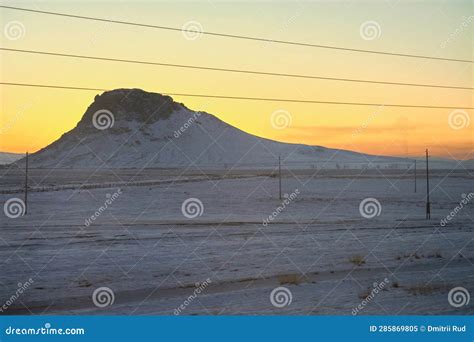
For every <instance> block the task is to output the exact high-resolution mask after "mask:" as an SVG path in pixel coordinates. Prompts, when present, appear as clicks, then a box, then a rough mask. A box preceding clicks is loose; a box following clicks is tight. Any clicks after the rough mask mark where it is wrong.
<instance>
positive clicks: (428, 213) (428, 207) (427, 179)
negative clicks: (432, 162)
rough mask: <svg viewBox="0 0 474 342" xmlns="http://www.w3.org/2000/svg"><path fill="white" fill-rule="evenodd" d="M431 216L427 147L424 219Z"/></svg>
mask: <svg viewBox="0 0 474 342" xmlns="http://www.w3.org/2000/svg"><path fill="white" fill-rule="evenodd" d="M430 218H431V203H430V172H429V166H428V149H426V219H427V220H429V219H430Z"/></svg>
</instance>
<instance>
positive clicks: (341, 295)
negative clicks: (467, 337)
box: [0, 169, 474, 315]
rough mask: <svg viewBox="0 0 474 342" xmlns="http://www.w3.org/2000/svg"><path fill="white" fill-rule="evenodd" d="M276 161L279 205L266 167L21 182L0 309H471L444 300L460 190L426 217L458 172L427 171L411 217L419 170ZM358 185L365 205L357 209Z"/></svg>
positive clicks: (3, 250)
mask: <svg viewBox="0 0 474 342" xmlns="http://www.w3.org/2000/svg"><path fill="white" fill-rule="evenodd" d="M283 171H284V176H283V179H282V190H283V191H282V192H283V198H284V199H283V201H285V199H286V202H285V203H284V204H283V205H282V200H280V199H279V198H278V178H277V177H273V176H269V175H268V174H265V173H261V174H260V173H257V172H254V173H253V174H252V172H250V171H249V172H246V173H245V172H244V173H230V172H227V171H223V172H220V173H218V172H216V173H215V174H214V175H213V177H211V176H210V175H208V174H205V173H198V174H195V175H193V176H192V175H183V176H180V173H178V172H176V171H172V170H171V171H169V172H168V173H162V176H161V178H160V179H165V180H166V179H167V180H171V181H170V182H164V183H153V184H138V183H134V184H133V185H131V186H121V187H120V188H118V187H115V186H113V187H110V188H91V189H80V188H75V189H66V190H57V191H46V192H31V193H30V194H29V200H28V213H27V215H25V216H21V217H18V218H8V217H6V216H4V215H3V216H2V220H1V227H0V259H1V261H0V262H1V272H0V284H1V289H2V290H1V301H2V302H3V303H5V302H7V301H10V304H9V305H8V308H7V309H5V310H4V311H3V312H0V314H20V313H22V314H23V313H35V314H36V313H40V314H124V315H128V314H131V315H142V314H171V315H172V314H175V313H179V314H182V315H191V314H192V315H194V314H201V315H207V314H210V315H219V314H246V315H247V314H248V315H254V314H302V315H306V314H316V315H319V314H340V315H351V314H353V311H354V308H357V307H358V306H359V305H360V307H359V309H357V311H358V314H461V315H464V314H473V313H474V310H473V308H474V307H473V300H471V301H470V303H469V304H467V305H464V306H461V307H455V306H453V305H451V304H450V303H449V301H448V293H449V292H450V290H451V289H453V288H456V287H463V288H465V289H466V290H467V291H469V292H470V294H471V296H472V295H473V294H474V265H473V263H474V248H473V247H474V241H473V237H474V234H473V231H474V224H473V217H474V211H473V207H474V204H473V201H474V199H472V201H469V203H468V204H467V205H463V208H462V209H461V210H457V214H455V216H454V218H453V219H452V220H450V221H449V222H448V223H447V224H446V225H441V224H440V221H441V220H442V219H443V218H445V217H446V216H447V215H449V214H450V212H451V211H453V210H454V209H455V208H456V207H459V203H460V202H461V201H462V200H463V198H464V197H463V196H462V194H465V195H466V196H469V194H470V193H472V192H473V191H474V189H473V187H472V184H473V183H472V173H469V172H467V171H466V172H456V173H449V172H444V173H443V172H437V173H434V174H433V176H432V178H431V189H432V193H431V202H432V218H431V220H425V191H426V188H425V179H424V178H421V177H420V178H419V179H418V189H417V190H418V191H417V193H414V183H413V178H412V177H411V174H407V173H406V172H407V171H406V170H400V171H398V172H397V173H395V174H394V173H393V172H392V173H390V174H389V173H382V172H381V171H377V170H375V171H373V172H371V173H363V171H362V170H352V171H351V172H349V171H347V172H346V173H344V170H340V172H339V173H337V172H332V173H329V172H322V171H321V170H319V171H318V170H312V171H310V170H308V171H306V172H301V171H299V172H296V171H295V172H293V171H291V170H286V169H284V170H283ZM37 172H39V171H37ZM75 172H76V173H75V174H74V177H73V178H74V179H76V180H77V179H78V178H76V177H77V173H79V171H75ZM115 172H116V177H117V179H119V178H120V179H126V180H130V179H132V178H133V177H131V176H130V171H120V170H116V171H115ZM121 172H122V173H121ZM150 172H151V171H150ZM17 173H18V180H16V181H15V180H12V181H11V184H10V185H11V187H12V188H14V187H15V186H13V185H14V183H15V182H17V183H18V184H17V185H18V186H17V187H19V186H20V184H21V182H20V179H21V173H20V172H17ZM48 173H49V174H48ZM55 174H56V176H55ZM127 175H128V178H127ZM224 175H226V178H220V177H221V176H224ZM243 175H245V177H242V176H243ZM33 176H34V174H33ZM63 176H64V174H63V173H61V171H60V170H55V171H44V173H43V174H42V176H41V175H36V177H37V178H36V179H37V180H38V184H36V185H37V186H40V185H41V180H43V181H44V180H47V181H48V182H49V183H48V184H49V185H54V184H55V182H54V179H56V180H57V181H56V184H59V185H64V184H71V183H73V181H67V180H66V179H65V178H64V177H65V176H64V177H63ZM142 177H144V178H140V180H142V181H144V180H150V179H153V175H152V174H151V173H150V174H148V175H147V176H146V177H145V176H142ZM192 177H194V178H192ZM80 179H81V182H82V180H85V179H90V177H82V178H80ZM157 179H158V178H157ZM91 181H93V182H98V179H95V180H91ZM99 183H100V182H99ZM32 185H35V184H32ZM22 196H23V195H22V194H21V193H16V194H15V193H12V194H1V195H0V201H1V203H2V205H4V203H6V202H7V200H9V199H11V198H14V197H19V198H22ZM189 198H196V199H198V200H199V201H200V202H201V203H202V207H200V208H199V206H200V203H199V201H196V200H194V203H195V204H196V207H195V208H197V209H198V213H201V215H200V216H197V217H194V218H188V217H186V216H185V215H184V214H183V210H182V204H183V202H185V201H186V200H187V199H189ZM367 198H370V199H371V200H370V201H369V203H373V204H374V205H375V207H374V208H375V209H376V211H375V214H377V213H379V215H378V216H374V217H373V218H366V217H363V215H362V214H361V211H360V208H359V206H360V204H361V202H362V201H363V200H364V199H367ZM372 198H373V199H376V200H377V201H378V202H379V203H380V207H378V208H377V206H378V204H377V202H376V201H374V200H372ZM107 201H108V203H107ZM105 203H107V205H105ZM105 206H106V207H107V208H105V209H103V208H104V207H105ZM101 207H103V208H102V209H100V208H101ZM279 207H281V208H279ZM191 209H192V208H191ZM191 209H189V210H188V211H186V210H185V211H184V213H185V214H186V215H187V216H193V213H194V212H193V211H192V210H191ZM201 209H202V210H201ZM366 209H367V208H366ZM96 212H98V215H97V214H96ZM362 213H364V215H365V216H370V215H371V214H372V213H371V212H370V210H367V211H362ZM92 216H93V217H94V218H95V219H94V220H92V219H91V217H92ZM264 222H265V223H264ZM30 278H31V280H32V282H31V284H29V283H28V284H29V286H28V287H27V288H26V289H25V290H23V291H22V292H23V293H21V294H20V295H19V296H18V297H15V298H14V300H11V297H12V295H14V294H15V293H17V290H18V288H19V286H20V285H24V284H25V283H27V282H29V279H30ZM19 283H21V284H20V285H19ZM196 283H199V284H197V285H196ZM196 286H197V287H196ZM101 287H107V288H109V289H110V290H111V291H112V292H113V296H114V301H113V303H111V302H110V301H109V302H108V304H110V305H108V306H105V307H99V306H100V305H99V306H97V305H95V304H94V300H93V297H94V296H93V293H94V291H95V290H97V289H98V288H101ZM279 287H284V288H285V289H278V290H277V292H279V291H280V295H281V296H280V297H278V298H277V297H272V296H271V295H272V291H273V290H275V289H276V288H279ZM374 288H377V289H379V290H378V291H377V293H375V292H374ZM198 289H199V291H197V290H198ZM107 291H108V290H107ZM281 291H283V292H281ZM197 292H199V293H197ZM194 294H196V296H194ZM372 295H373V296H372ZM285 296H286V297H285ZM367 296H369V297H370V298H368V299H367ZM271 297H272V298H273V302H272V300H271ZM290 297H291V301H290V300H289V298H290ZM372 297H373V298H372ZM278 299H282V300H283V304H286V305H283V306H282V307H279V306H281V305H279V303H280V302H279V301H278ZM106 304H107V303H106ZM274 304H276V305H274ZM180 307H181V308H180ZM178 308H180V309H179V310H178V311H179V312H178V311H177V310H176V309H178Z"/></svg>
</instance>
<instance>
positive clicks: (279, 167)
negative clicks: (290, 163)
mask: <svg viewBox="0 0 474 342" xmlns="http://www.w3.org/2000/svg"><path fill="white" fill-rule="evenodd" d="M278 175H279V176H278V179H279V181H278V183H279V189H280V196H279V198H280V199H281V157H280V156H278Z"/></svg>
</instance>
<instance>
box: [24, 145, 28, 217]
mask: <svg viewBox="0 0 474 342" xmlns="http://www.w3.org/2000/svg"><path fill="white" fill-rule="evenodd" d="M27 213H28V152H26V163H25V215H26V214H27Z"/></svg>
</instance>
